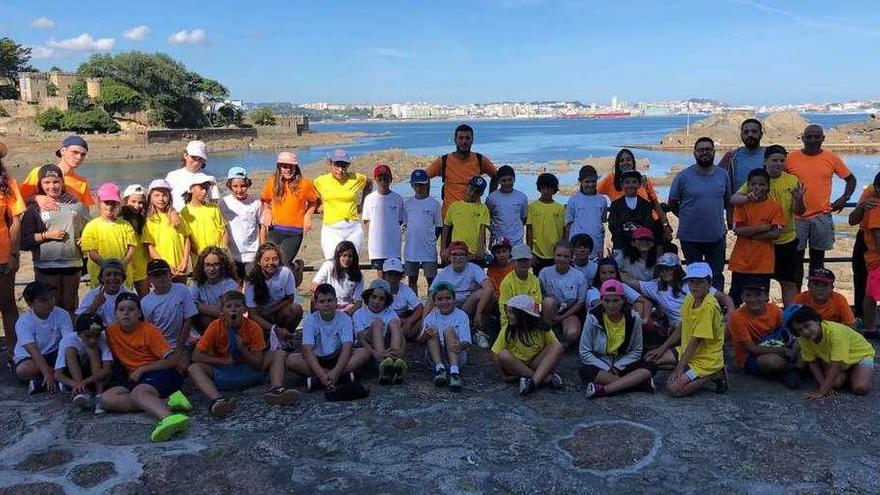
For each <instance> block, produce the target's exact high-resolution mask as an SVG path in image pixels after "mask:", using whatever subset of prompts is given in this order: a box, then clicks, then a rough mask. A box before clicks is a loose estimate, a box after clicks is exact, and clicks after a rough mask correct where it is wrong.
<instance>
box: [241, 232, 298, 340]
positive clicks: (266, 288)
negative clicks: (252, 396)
mask: <svg viewBox="0 0 880 495" xmlns="http://www.w3.org/2000/svg"><path fill="white" fill-rule="evenodd" d="M255 262H256V264H255V265H254V267H253V269H251V271H250V273H249V274H248V277H247V280H246V281H245V283H244V298H245V305H246V306H247V308H248V318H250V319H252V320H254V321H255V322H257V324H258V325H260V327H261V328H262V329H263V332H265V333H266V334H267V339H266V340H268V341H269V348H270V349H272V350H278V349H284V350H287V351H289V350H292V349H293V332H294V331H295V330H296V327H297V326H298V325H299V322H300V321H302V317H303V308H302V306H300V305H299V304H298V303H297V302H296V296H297V292H296V279H295V277H294V276H293V272H292V271H291V270H290V268H288V267H286V266H281V250H280V249H279V248H278V246H276V245H275V244H272V243H271V242H264V243H263V244H262V245H261V246H260V248H259V249H258V250H257V255H256V257H255Z"/></svg>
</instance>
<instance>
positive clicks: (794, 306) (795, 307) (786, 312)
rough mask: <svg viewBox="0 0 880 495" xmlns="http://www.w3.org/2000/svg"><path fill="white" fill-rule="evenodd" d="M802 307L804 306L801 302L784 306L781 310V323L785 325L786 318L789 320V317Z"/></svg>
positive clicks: (786, 324)
mask: <svg viewBox="0 0 880 495" xmlns="http://www.w3.org/2000/svg"><path fill="white" fill-rule="evenodd" d="M803 307H804V305H803V304H792V305H790V306H788V307H787V308H785V309H784V310H783V311H782V324H783V325H784V326H786V327H787V326H788V320H790V319H791V317H792V316H794V314H795V313H797V312H798V311H800V309H801V308H803Z"/></svg>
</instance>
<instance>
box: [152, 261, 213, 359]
mask: <svg viewBox="0 0 880 495" xmlns="http://www.w3.org/2000/svg"><path fill="white" fill-rule="evenodd" d="M147 280H149V282H150V286H152V290H150V293H149V294H147V295H146V296H144V298H143V299H141V311H142V312H143V314H144V320H145V321H146V322H148V323H152V324H153V325H154V326H156V327H157V328H158V329H159V330H161V331H162V334H163V335H164V336H165V340H167V341H168V344H169V345H171V348H172V349H174V359H175V360H176V362H177V365H176V366H177V369H178V371H179V372H180V373H181V374H183V373H184V372H185V371H186V369H187V368H188V367H189V354H188V353H187V352H186V347H187V346H192V345H195V342H196V341H197V340H198V339H197V338H196V337H195V336H192V335H190V329H191V328H192V317H193V316H195V315H197V314H198V313H199V311H198V309H196V304H195V302H194V301H193V297H192V294H191V293H190V292H189V289H187V287H186V286H185V285H183V284H178V283H174V282H172V281H171V266H170V265H169V264H168V262H167V261H165V260H163V259H155V260H150V262H149V263H147Z"/></svg>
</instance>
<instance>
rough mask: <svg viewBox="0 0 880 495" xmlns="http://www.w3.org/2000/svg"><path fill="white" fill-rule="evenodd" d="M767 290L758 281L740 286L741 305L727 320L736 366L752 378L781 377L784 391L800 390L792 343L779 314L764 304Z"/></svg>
mask: <svg viewBox="0 0 880 495" xmlns="http://www.w3.org/2000/svg"><path fill="white" fill-rule="evenodd" d="M769 288H770V286H769V285H768V284H767V283H766V282H765V281H764V280H761V279H747V280H746V281H744V282H743V290H742V298H743V305H742V307H740V308H738V309H737V310H736V311H735V312H734V313H733V316H732V317H731V319H730V336H731V338H732V340H733V355H734V357H735V358H736V365H737V366H739V367H740V368H741V369H742V370H743V371H745V372H746V373H748V374H750V375H754V376H761V377H767V376H781V377H782V379H783V383H784V384H785V386H786V387H788V388H791V389H796V388H798V387H799V386H800V376H799V375H798V372H797V370H795V368H794V367H793V363H794V361H795V359H796V357H797V354H798V352H797V349H796V348H794V345H795V342H796V341H795V339H794V338H792V336H791V335H790V334H789V333H788V331H787V330H785V329H784V328H783V318H782V310H781V309H779V307H778V306H776V305H775V304H768V300H769V297H768V290H769Z"/></svg>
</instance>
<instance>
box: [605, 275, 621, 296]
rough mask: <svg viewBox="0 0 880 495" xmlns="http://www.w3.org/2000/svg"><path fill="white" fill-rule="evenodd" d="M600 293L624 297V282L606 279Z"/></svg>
mask: <svg viewBox="0 0 880 495" xmlns="http://www.w3.org/2000/svg"><path fill="white" fill-rule="evenodd" d="M599 295H602V296H620V297H623V284H622V283H620V281H619V280H614V279H611V280H606V281H604V282H602V287H601V288H600V289H599Z"/></svg>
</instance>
